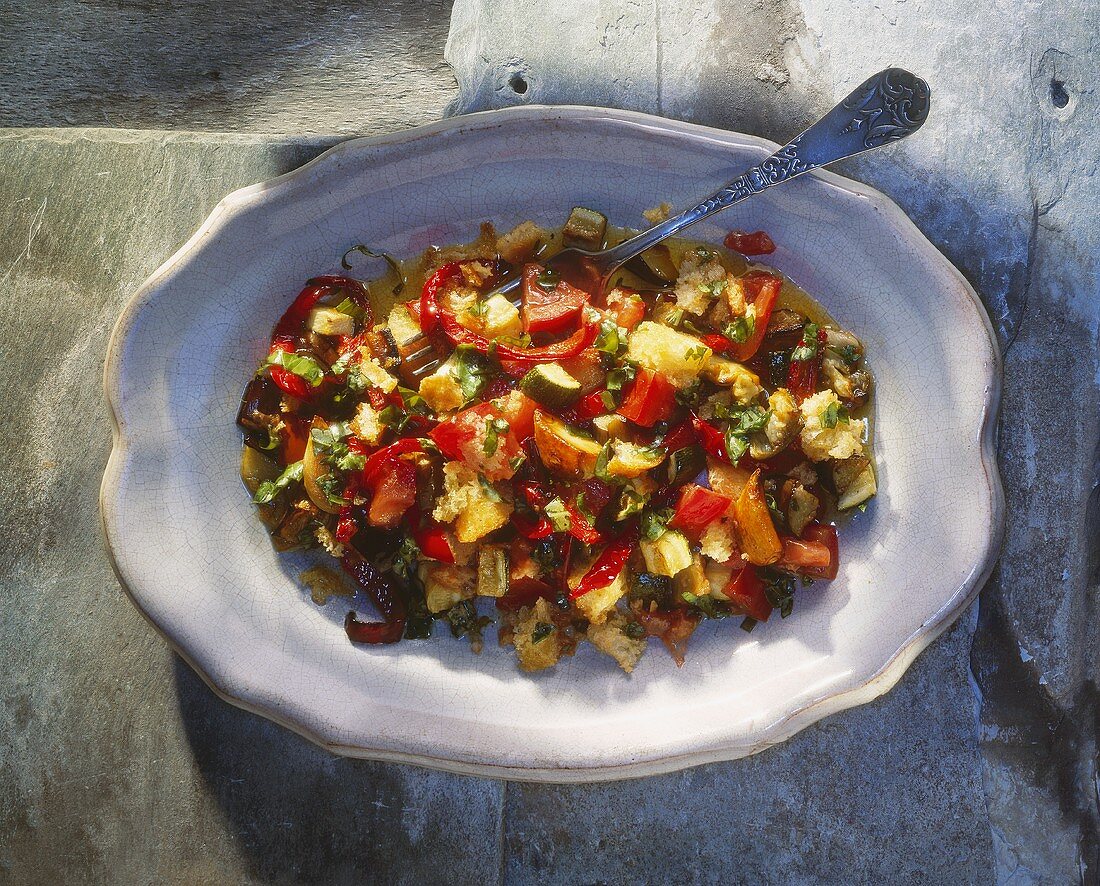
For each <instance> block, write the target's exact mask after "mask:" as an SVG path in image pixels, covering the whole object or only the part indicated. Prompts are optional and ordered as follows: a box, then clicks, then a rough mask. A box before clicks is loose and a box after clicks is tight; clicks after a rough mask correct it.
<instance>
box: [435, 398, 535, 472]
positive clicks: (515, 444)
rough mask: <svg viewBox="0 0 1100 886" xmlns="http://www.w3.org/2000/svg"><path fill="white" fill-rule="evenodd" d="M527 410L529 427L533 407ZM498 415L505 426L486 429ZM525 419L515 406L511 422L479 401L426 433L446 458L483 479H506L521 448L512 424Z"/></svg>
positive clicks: (498, 411) (523, 421)
mask: <svg viewBox="0 0 1100 886" xmlns="http://www.w3.org/2000/svg"><path fill="white" fill-rule="evenodd" d="M512 396H513V395H509V397H508V399H509V400H511V399H512ZM519 396H522V395H519ZM524 399H525V400H526V399H527V398H524ZM531 414H532V418H531V419H530V425H531V427H532V428H533V427H534V418H533V415H534V408H533V407H532V410H531ZM501 419H503V421H504V422H505V424H506V425H507V427H506V428H503V429H501V428H493V429H492V430H490V429H489V427H488V422H490V421H492V420H501ZM525 422H526V419H525V418H524V417H523V415H522V414H521V410H520V408H519V407H517V411H516V420H515V423H513V422H512V421H510V420H509V418H508V417H507V416H505V415H504V414H502V412H501V411H500V410H498V409H497V408H496V407H494V406H493V404H492V403H479V404H478V405H477V406H471V407H470V408H469V409H464V410H463V411H462V412H460V413H458V415H456V416H454V417H453V418H451V419H449V420H448V421H445V422H441V423H440V424H438V425H436V426H435V427H434V428H432V429H431V431H429V432H428V436H430V437H431V438H432V440H433V441H434V442H435V445H436V446H438V447H439V451H440V452H442V453H443V454H444V455H445V456H446V457H447V458H449V459H452V460H454V461H463V462H465V463H466V464H467V465H468V466H469V467H471V468H473V469H474V470H476V471H478V472H479V473H481V474H484V475H485V477H486V478H487V479H489V480H492V481H493V482H496V481H497V480H507V479H508V478H509V477H511V476H512V475H513V474H515V472H516V469H515V468H514V467H512V461H513V459H515V458H516V457H517V456H518V455H519V454H520V453H521V451H522V450H521V449H520V445H519V441H518V440H517V439H516V434H515V431H514V430H513V428H514V427H515V426H517V425H519V426H521V427H522V425H523V424H524V423H525Z"/></svg>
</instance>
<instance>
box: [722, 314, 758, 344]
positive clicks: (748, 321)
mask: <svg viewBox="0 0 1100 886" xmlns="http://www.w3.org/2000/svg"><path fill="white" fill-rule="evenodd" d="M755 331H756V318H755V317H753V316H750V315H748V314H746V315H745V316H744V317H735V318H734V319H733V320H731V321H730V322H729V323H727V324H726V325H725V326H724V327H722V334H723V335H724V336H725V337H726V338H728V339H729V340H730V341H735V342H737V343H738V344H744V343H745V342H747V341H748V340H749V339H750V338H752V334H753V332H755Z"/></svg>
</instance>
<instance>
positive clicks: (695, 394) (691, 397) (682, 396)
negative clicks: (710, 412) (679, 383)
mask: <svg viewBox="0 0 1100 886" xmlns="http://www.w3.org/2000/svg"><path fill="white" fill-rule="evenodd" d="M703 393H704V392H703V380H702V379H701V378H697V379H695V380H694V381H693V382H692V383H691V384H689V385H688V386H687V387H686V388H679V389H677V391H676V402H677V403H679V404H680V405H681V406H686V407H688V408H689V409H694V408H695V407H697V406H698V405H699V404H700V403H702V402H703Z"/></svg>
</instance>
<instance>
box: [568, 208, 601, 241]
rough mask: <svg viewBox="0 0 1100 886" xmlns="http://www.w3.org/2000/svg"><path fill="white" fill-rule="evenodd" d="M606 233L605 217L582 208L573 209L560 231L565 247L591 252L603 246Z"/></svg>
mask: <svg viewBox="0 0 1100 886" xmlns="http://www.w3.org/2000/svg"><path fill="white" fill-rule="evenodd" d="M606 233H607V216H605V215H603V214H602V213H599V212H596V210H594V209H585V208H584V207H583V206H574V207H573V209H572V211H571V212H570V213H569V218H568V219H567V220H566V222H565V227H564V228H562V231H561V235H562V239H563V240H564V242H565V245H566V246H576V247H578V248H580V249H588V250H591V251H593V252H594V251H595V250H597V249H599V248H600V247H601V246H603V238H604V235H605V234H606Z"/></svg>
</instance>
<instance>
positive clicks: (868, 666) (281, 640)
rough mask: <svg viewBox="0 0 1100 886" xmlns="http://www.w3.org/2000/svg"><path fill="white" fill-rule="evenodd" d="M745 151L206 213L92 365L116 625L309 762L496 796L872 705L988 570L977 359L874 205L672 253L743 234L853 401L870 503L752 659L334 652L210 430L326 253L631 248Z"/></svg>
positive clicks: (947, 274) (342, 171) (481, 154)
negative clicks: (128, 623)
mask: <svg viewBox="0 0 1100 886" xmlns="http://www.w3.org/2000/svg"><path fill="white" fill-rule="evenodd" d="M770 149H771V148H770V146H769V145H768V143H766V142H763V141H761V140H758V139H754V138H750V137H748V136H739V135H732V134H729V133H722V132H718V131H716V130H710V129H705V128H702V127H693V126H690V125H687V124H679V123H672V122H670V121H664V120H658V119H657V118H651V117H646V116H644V115H638V114H631V113H628V112H620V111H605V110H600V109H569V108H556V109H545V108H525V109H517V110H512V111H507V112H497V113H493V114H486V115H475V116H472V117H468V118H463V119H459V120H452V121H445V122H443V123H440V124H435V125H432V126H430V127H425V128H422V129H419V130H413V131H412V132H409V133H405V134H402V135H398V136H392V137H386V138H383V139H379V140H373V141H356V142H349V143H346V144H344V145H341V146H339V147H337V148H335V149H333V150H332V151H330V152H329V153H328V154H326V155H324V156H323V157H321V158H320V159H319V160H317V161H315V162H314V163H312V164H310V165H309V166H307V167H304V168H303V169H301V170H299V171H297V172H295V173H292V174H290V175H288V176H285V177H283V178H281V179H278V180H276V181H274V182H271V183H268V184H265V185H259V186H255V187H253V188H247V189H245V190H243V191H239V192H237V193H235V194H233V195H231V196H230V197H228V198H227V199H226V200H225V201H223V203H222V204H221V205H220V206H219V207H218V209H217V210H216V211H215V212H214V214H213V215H212V216H211V218H210V219H209V220H208V222H207V223H206V224H205V225H204V226H203V228H202V229H201V230H200V231H199V232H198V233H197V234H196V235H195V237H194V238H192V240H191V241H190V242H189V243H188V244H187V245H185V246H184V247H183V248H182V249H181V250H180V251H179V252H178V253H177V254H176V256H174V257H173V258H172V259H170V260H169V261H168V262H167V263H166V265H165V266H164V267H163V268H161V270H160V271H158V272H157V274H155V275H154V276H153V278H151V280H150V281H149V282H148V283H147V284H146V286H145V287H143V289H142V290H141V291H140V292H139V293H138V295H137V296H136V297H135V299H134V301H133V302H132V303H131V305H130V306H129V307H128V308H127V310H126V311H125V312H124V314H123V316H122V318H121V319H120V321H119V324H118V327H117V328H116V332H115V336H114V339H113V341H112V344H111V348H110V353H109V355H108V362H107V388H108V396H109V398H110V400H111V402H112V406H113V408H114V411H115V416H116V421H117V424H118V427H117V434H116V444H115V450H114V452H113V454H112V458H111V462H110V464H109V466H108V470H107V474H106V477H105V480H104V494H103V515H104V522H105V526H106V529H107V533H108V537H109V540H110V543H111V547H112V550H113V555H114V558H115V561H116V565H117V569H118V572H119V575H120V577H121V578H122V579H123V582H124V584H125V585H126V586H127V587H128V589H129V591H130V593H131V595H132V596H133V598H134V600H135V602H136V603H137V604H138V605H139V606H140V607H141V609H142V610H143V611H144V612H145V613H146V614H147V615H148V616H149V618H150V619H151V620H152V621H153V622H154V624H156V625H157V626H158V627H159V628H160V629H161V630H162V631H163V632H164V633H165V634H166V635H167V636H168V637H169V639H170V640H171V641H172V642H173V643H174V644H175V645H176V646H177V648H179V649H180V651H181V652H182V653H183V654H184V655H185V656H186V657H187V658H188V660H189V661H190V662H191V663H192V664H193V665H194V666H195V667H196V668H198V669H199V670H200V672H201V673H203V674H204V675H205V676H206V678H207V679H208V681H209V682H211V683H212V685H214V686H215V687H216V688H217V689H218V690H219V691H220V692H221V693H222V694H224V695H225V696H226V697H228V698H230V699H231V700H233V701H234V702H236V703H238V704H241V705H242V706H245V707H248V708H250V709H253V710H256V711H259V712H261V713H263V714H265V715H267V716H269V717H271V718H273V719H275V720H278V721H280V722H282V723H285V724H286V725H289V726H291V727H292V728H295V729H297V730H298V731H301V732H303V733H305V734H307V735H308V736H310V737H311V738H314V739H315V740H317V741H319V742H321V743H323V744H325V745H327V746H329V747H332V748H333V749H334V750H337V751H340V752H343V753H350V754H356V755H362V756H368V757H378V758H391V759H403V760H415V761H418V762H423V763H427V764H428V765H433V766H438V767H442V768H449V769H456V770H460V771H471V772H481V773H486V774H507V775H511V776H515V777H520V778H530V779H542V780H585V779H592V778H614V777H624V776H629V775H638V774H644V773H649V772H656V771H662V770H669V769H675V768H680V767H682V766H686V765H690V764H693V763H698V762H703V761H706V760H712V759H724V758H733V757H737V756H743V755H745V754H748V753H752V752H754V751H756V750H759V749H761V748H763V747H766V746H768V745H769V744H773V743H775V742H777V741H780V740H782V739H783V738H785V737H787V736H789V735H790V734H792V733H793V732H795V731H797V730H798V729H799V728H801V727H802V726H804V725H806V724H807V723H809V722H812V721H813V720H815V719H817V718H819V717H820V716H823V715H825V714H827V713H829V712H831V711H835V710H838V709H841V708H844V707H847V706H850V705H852V704H856V703H859V702H862V701H866V700H868V699H870V698H872V697H874V696H876V695H878V694H880V693H881V692H883V691H885V690H886V689H888V688H889V687H890V686H891V685H893V683H894V682H895V681H896V680H897V679H898V677H900V675H901V673H902V672H903V671H904V669H905V667H906V666H907V665H908V663H909V661H911V659H912V657H913V656H914V655H916V653H917V652H919V651H920V649H921V648H923V646H924V645H926V644H927V643H928V642H929V641H930V640H931V638H932V637H934V636H935V635H936V634H937V633H938V632H939V631H940V630H942V629H943V628H944V627H945V626H946V625H947V624H948V623H949V622H950V620H951V617H952V616H953V615H954V614H956V613H957V612H958V611H959V610H960V608H961V607H962V605H963V604H964V603H965V602H966V600H967V599H968V597H969V595H970V594H971V593H972V592H973V591H974V590H976V588H977V587H978V586H979V584H980V581H981V579H982V578H983V577H984V575H985V574H986V573H987V571H988V568H989V567H990V565H991V560H992V557H993V555H994V553H995V551H996V549H997V546H998V543H999V537H1000V525H1001V499H1000V489H999V483H998V481H997V478H996V472H995V468H994V466H993V461H992V457H991V452H990V436H991V421H992V411H993V410H994V408H995V403H996V397H997V389H998V384H999V358H998V355H997V352H996V348H995V345H994V344H993V340H992V338H991V336H990V333H989V326H988V320H987V319H986V317H985V315H984V313H983V312H982V309H981V308H980V307H979V304H978V302H977V299H976V298H975V297H974V295H973V292H972V291H971V290H970V288H969V287H968V286H967V284H966V283H965V282H964V281H963V279H962V278H961V276H960V275H959V274H958V273H957V272H956V271H955V270H954V269H953V268H951V266H950V265H949V264H948V263H947V262H946V260H945V259H943V257H942V256H940V255H939V253H938V252H936V251H935V249H934V248H933V247H932V246H931V245H930V244H928V243H927V241H926V240H924V238H923V237H922V236H921V235H920V234H919V232H917V230H916V229H915V228H914V227H913V226H912V225H911V224H910V223H909V222H908V221H907V220H906V219H905V218H904V216H902V214H901V213H900V211H899V210H898V209H897V208H896V207H895V206H894V205H893V204H891V203H890V202H889V201H887V200H886V199H885V198H883V197H882V196H881V195H878V194H876V193H875V192H872V191H870V190H869V189H866V188H863V187H862V186H859V185H856V184H854V183H851V182H846V181H845V180H842V179H840V178H838V177H836V176H832V175H828V174H826V175H822V176H816V177H813V178H807V179H804V180H800V181H797V182H794V183H792V184H790V185H787V186H785V187H784V188H782V189H776V190H775V191H774V192H769V193H767V194H764V195H761V196H759V197H757V198H754V200H752V201H750V202H748V203H746V204H744V205H743V206H739V207H737V208H735V209H734V210H731V211H730V212H728V213H726V214H725V215H724V216H720V217H719V218H718V220H717V221H718V222H719V223H720V226H719V225H716V224H709V225H707V224H704V225H700V226H699V227H698V228H697V229H695V234H696V235H698V236H700V237H701V238H702V239H717V238H718V237H720V236H721V234H722V233H724V231H725V230H726V229H727V228H729V227H742V228H746V229H754V228H755V227H761V226H766V227H767V228H768V230H769V231H770V232H771V233H772V235H773V237H774V238H775V240H776V242H777V243H778V244H779V251H778V252H777V253H776V254H775V256H773V258H774V263H775V264H776V265H777V266H778V267H780V268H781V269H782V270H784V271H786V272H787V273H789V274H790V275H791V276H792V277H793V278H794V279H795V280H796V281H797V282H798V283H800V284H801V285H802V286H804V287H805V288H806V289H807V290H808V291H810V292H811V293H813V294H814V295H815V297H817V298H818V299H819V300H820V301H821V302H822V303H823V304H824V305H825V307H826V308H827V309H828V310H829V311H830V312H831V313H832V314H833V315H834V316H835V317H836V318H837V319H838V321H839V322H840V323H842V324H843V325H845V326H848V327H850V328H852V329H854V330H855V331H856V332H857V333H858V334H860V335H861V337H862V338H863V339H864V341H865V343H866V345H867V351H868V357H869V360H870V362H871V365H872V367H873V368H874V370H875V374H876V379H877V385H878V390H877V394H876V398H875V402H876V413H875V421H876V454H877V458H878V462H879V467H880V494H879V496H878V498H877V499H876V501H875V503H874V504H873V505H872V506H871V507H870V508H869V510H868V511H867V513H866V514H864V515H861V516H860V517H859V518H857V519H856V520H855V521H854V522H853V523H852V524H851V525H850V526H848V527H847V528H846V529H845V530H844V532H843V538H842V549H843V550H844V552H845V555H846V556H845V558H844V563H843V566H842V569H841V573H840V576H839V577H838V579H837V581H835V582H833V583H832V584H831V585H828V586H824V585H815V586H813V587H811V588H809V589H806V590H804V591H802V592H801V593H800V595H799V597H798V600H797V603H796V608H795V613H794V615H793V616H792V617H791V618H789V619H787V620H785V621H782V622H780V621H779V620H778V619H776V620H773V622H772V623H769V624H767V625H762V626H760V627H759V628H758V629H757V630H756V631H754V632H753V634H752V635H751V636H746V635H742V634H741V633H740V632H737V631H734V630H731V629H730V626H729V625H708V626H706V627H704V628H703V629H701V630H700V632H699V633H698V635H697V637H696V638H694V639H693V642H692V648H691V653H690V655H689V657H688V662H687V664H686V665H685V667H684V668H682V669H679V670H677V669H676V668H675V667H674V666H672V664H671V662H670V661H669V660H668V659H666V658H665V657H664V656H662V655H657V654H652V655H649V656H646V657H645V659H644V660H643V662H642V664H641V666H640V667H639V668H638V669H637V670H636V671H635V673H634V674H633V675H632V676H631V677H626V676H624V675H623V674H622V673H621V672H619V671H618V669H617V668H616V667H615V666H614V664H613V663H612V662H611V661H610V659H607V658H605V657H602V656H599V655H597V654H596V653H595V652H594V651H593V650H591V649H582V651H581V652H580V653H579V654H578V655H577V657H576V658H575V659H573V660H570V661H566V662H564V663H563V664H562V665H561V666H559V667H558V668H556V669H555V670H554V671H553V672H551V673H548V674H543V675H539V676H536V677H530V676H526V675H522V674H520V673H519V672H518V671H517V670H516V668H515V664H514V659H513V657H512V656H511V655H510V654H508V653H507V652H505V651H501V650H497V649H495V648H492V645H491V644H487V649H486V652H485V653H484V654H483V655H482V656H480V657H474V656H472V655H471V654H470V652H469V650H468V648H467V647H466V645H465V644H464V643H458V642H452V641H450V640H449V639H442V638H440V641H439V642H434V643H431V644H402V645H401V646H399V647H391V648H362V647H353V646H352V645H350V644H349V643H348V642H347V640H346V638H345V636H344V634H343V630H342V628H341V627H340V619H341V617H342V608H340V607H339V606H337V605H336V604H333V605H330V606H329V607H326V608H323V609H319V608H317V607H315V606H313V605H312V604H311V603H310V602H309V601H308V595H307V594H306V593H305V592H304V591H303V590H302V589H301V588H300V587H299V585H298V583H297V582H296V581H295V576H296V574H297V569H298V565H299V564H298V562H296V561H294V559H293V558H285V557H283V558H281V557H279V556H278V555H277V554H276V553H275V552H274V551H273V550H272V549H271V546H270V544H269V542H268V540H267V538H266V535H265V534H264V531H263V528H262V526H261V525H260V524H259V522H258V521H257V520H256V519H255V517H254V514H253V513H252V506H251V505H250V503H249V502H248V498H247V495H246V494H245V493H244V490H243V488H242V487H241V484H240V482H239V480H238V478H237V462H238V457H239V436H238V434H237V432H236V429H235V428H234V425H233V415H234V413H235V410H236V406H237V402H238V398H239V395H240V391H241V388H242V385H243V383H244V380H245V379H246V378H247V376H248V374H249V373H250V372H251V371H252V370H253V368H254V366H255V363H256V361H257V360H258V359H259V357H260V356H261V354H262V351H263V349H264V344H265V341H266V335H267V331H268V329H269V327H270V325H271V324H272V323H273V322H274V320H275V319H276V318H277V316H278V315H279V313H280V312H281V310H282V308H283V306H284V305H285V303H286V302H287V300H288V299H289V298H290V297H291V296H292V295H293V294H294V293H295V292H296V291H297V288H298V286H299V285H300V283H301V281H303V280H304V279H306V278H307V277H309V276H312V275H315V274H317V273H320V272H328V271H335V270H336V269H337V268H338V262H339V256H340V255H341V254H342V252H343V251H344V250H345V249H346V248H347V247H348V246H350V245H352V244H353V243H356V242H362V241H366V242H369V243H370V244H371V245H372V246H374V247H376V248H383V249H386V250H389V251H391V252H394V253H396V254H399V255H403V256H408V255H412V254H414V253H417V252H419V251H420V250H422V249H423V248H424V247H426V246H427V245H429V244H430V243H433V242H434V243H438V242H455V241H460V240H463V239H467V238H469V237H470V236H471V235H472V234H474V233H475V232H476V228H477V225H478V223H479V222H481V221H483V220H487V219H490V220H492V221H494V222H496V223H497V224H498V225H500V226H502V227H503V226H505V225H507V224H509V223H513V222H516V221H519V220H521V219H523V218H527V217H533V218H535V219H536V220H539V221H544V222H547V223H553V222H559V221H560V219H561V218H562V217H564V215H565V213H566V212H567V211H568V209H569V208H570V207H571V206H573V205H575V204H577V203H586V204H589V205H593V206H597V207H600V208H602V209H604V210H605V211H607V212H608V213H609V215H610V216H611V217H612V219H613V220H615V221H616V222H618V223H621V224H640V223H641V216H640V213H641V210H643V209H645V208H648V207H649V206H652V205H654V204H655V203H658V202H660V201H661V200H668V201H670V202H672V203H673V204H674V205H681V204H684V203H686V202H688V201H689V200H690V199H692V198H696V197H698V196H699V195H700V194H703V193H706V192H708V191H710V190H713V189H714V187H715V186H717V185H719V184H721V183H722V182H724V181H726V180H728V179H729V178H731V177H732V176H733V175H734V174H736V173H737V172H739V171H740V170H741V169H742V168H744V167H745V166H747V165H750V164H751V163H752V162H756V161H758V160H759V159H760V158H761V157H763V156H765V155H766V153H767V152H768V151H770ZM195 353H202V354H203V355H204V360H202V361H196V360H194V359H193V355H194V354H195ZM933 419H934V420H933ZM960 500H961V501H966V502H967V503H968V507H967V508H965V509H960V508H959V507H958V506H957V502H958V501H960Z"/></svg>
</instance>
